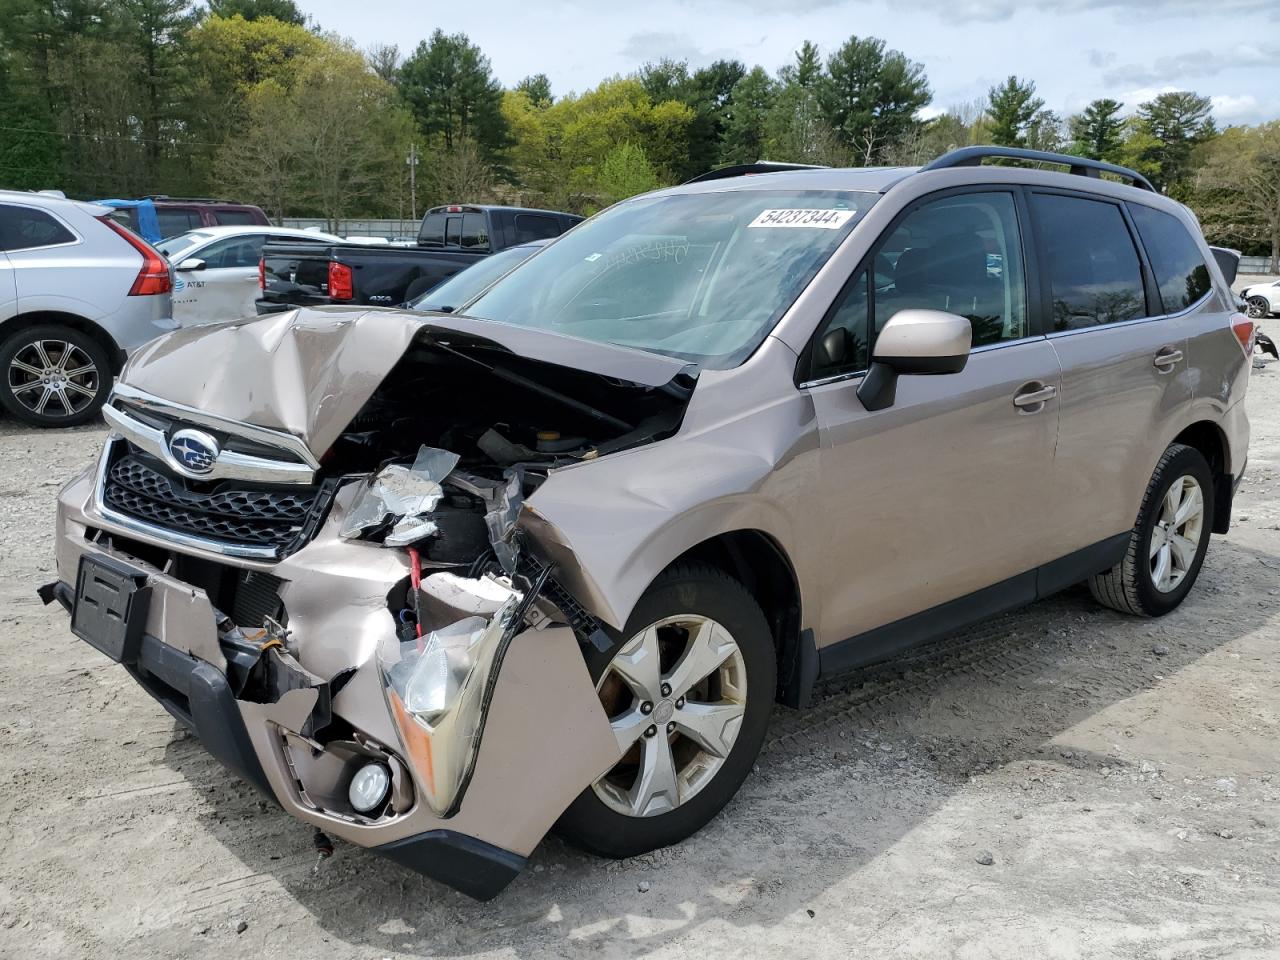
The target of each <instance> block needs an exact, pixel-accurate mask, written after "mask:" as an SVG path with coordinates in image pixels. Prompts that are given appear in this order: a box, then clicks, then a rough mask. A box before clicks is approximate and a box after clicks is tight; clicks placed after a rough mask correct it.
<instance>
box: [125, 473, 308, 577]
mask: <svg viewBox="0 0 1280 960" xmlns="http://www.w3.org/2000/svg"><path fill="white" fill-rule="evenodd" d="M102 499H103V502H104V505H105V506H107V507H108V508H110V509H111V510H114V511H116V512H118V513H121V514H124V515H125V516H128V517H131V518H133V519H135V520H138V521H141V522H142V523H145V524H147V525H148V526H151V527H160V528H163V530H165V531H174V532H176V533H179V534H183V535H186V536H191V537H199V538H201V539H202V540H207V541H213V542H212V543H210V544H209V546H210V547H211V548H213V549H215V550H216V549H218V547H219V546H223V545H225V546H235V547H245V546H248V547H257V548H264V549H265V550H269V551H271V552H272V553H274V555H275V556H283V555H284V554H285V553H287V552H289V550H290V549H291V548H293V547H295V546H296V545H297V544H298V542H299V541H300V540H301V539H302V538H303V536H304V533H305V531H306V529H307V527H308V521H309V520H311V519H312V517H313V514H314V513H315V511H316V510H317V509H318V508H319V507H320V504H321V500H322V498H321V496H320V492H319V489H318V488H316V487H298V486H290V487H287V488H275V489H272V488H268V487H262V486H254V485H249V484H244V483H241V482H239V481H234V480H224V481H219V482H216V483H211V484H210V483H196V482H192V481H188V480H186V479H185V478H182V477H179V476H176V475H173V474H171V473H170V472H169V471H167V470H166V469H164V468H163V466H161V465H160V464H159V463H157V462H156V461H154V460H152V459H151V458H149V457H146V456H144V455H142V454H139V453H136V452H127V453H125V454H124V455H123V456H121V457H119V458H118V459H116V460H115V461H114V462H113V463H111V464H110V466H109V467H108V468H107V472H106V476H105V478H104V483H103V486H102Z"/></svg>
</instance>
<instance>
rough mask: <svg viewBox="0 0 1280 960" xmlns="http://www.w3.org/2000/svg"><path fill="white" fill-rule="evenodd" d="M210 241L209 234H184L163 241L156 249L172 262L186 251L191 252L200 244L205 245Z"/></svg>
mask: <svg viewBox="0 0 1280 960" xmlns="http://www.w3.org/2000/svg"><path fill="white" fill-rule="evenodd" d="M208 239H209V235H208V234H207V233H182V234H179V235H178V236H176V237H170V238H169V239H168V240H161V241H160V242H159V243H157V244H156V249H157V250H159V251H160V252H161V253H163V254H164V255H165V256H166V257H168V258H169V259H170V260H172V259H173V258H174V257H175V256H177V255H178V254H180V253H182V251H184V250H190V249H191V248H192V247H194V246H195V245H196V244H198V243H203V242H204V241H206V240H208Z"/></svg>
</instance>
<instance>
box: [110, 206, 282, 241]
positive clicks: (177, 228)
mask: <svg viewBox="0 0 1280 960" xmlns="http://www.w3.org/2000/svg"><path fill="white" fill-rule="evenodd" d="M98 202H99V203H101V204H103V205H104V206H108V207H113V208H115V211H116V212H115V213H114V214H112V219H113V220H115V221H116V222H117V223H119V224H121V225H122V226H126V227H128V228H129V229H130V230H132V231H133V232H134V233H136V234H138V235H139V236H141V237H142V238H143V239H145V240H147V241H149V242H151V243H159V242H160V241H161V240H167V239H168V238H169V237H176V236H178V235H179V234H182V233H186V232H187V231H188V230H199V229H200V228H201V227H244V226H261V227H269V226H270V225H271V221H270V220H268V219H267V215H266V214H265V213H263V212H262V208H261V207H255V206H253V205H252V204H249V203H233V202H231V201H230V200H206V199H202V198H197V197H166V196H163V195H158V196H154V197H142V198H141V199H139V200H100V201H98Z"/></svg>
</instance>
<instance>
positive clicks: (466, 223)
mask: <svg viewBox="0 0 1280 960" xmlns="http://www.w3.org/2000/svg"><path fill="white" fill-rule="evenodd" d="M581 220H582V217H579V216H576V215H574V214H572V213H559V212H557V211H553V210H527V209H524V208H520V207H494V206H475V205H457V204H454V205H451V206H446V207H435V208H433V209H431V210H428V211H427V213H426V216H424V217H423V218H422V227H421V229H420V230H419V232H418V245H417V246H416V247H395V246H389V245H366V244H356V243H342V244H319V243H310V244H297V243H289V242H286V241H280V242H271V243H267V244H266V245H265V246H264V247H263V248H262V261H261V263H260V264H259V268H258V278H259V285H260V286H261V288H262V293H261V295H260V296H259V298H258V300H257V307H258V313H260V314H264V313H278V312H280V311H282V310H290V309H292V308H293V307H299V306H320V305H323V304H329V303H344V304H349V303H356V304H366V305H369V306H375V307H392V306H398V305H399V304H402V303H404V302H406V301H408V300H412V299H414V298H415V297H418V296H421V295H422V294H423V293H426V292H427V291H428V290H430V289H431V288H432V287H434V286H435V285H436V284H438V283H440V281H442V280H444V279H446V278H448V277H451V276H453V275H454V274H455V273H457V272H458V271H459V270H463V269H465V268H467V267H469V266H471V265H472V264H473V263H476V262H477V261H478V260H481V259H483V258H484V257H487V256H489V255H490V254H491V253H497V252H498V251H499V250H505V249H507V248H508V247H514V246H517V245H519V244H522V243H528V242H529V241H531V240H542V239H546V238H549V237H558V236H559V235H560V234H562V233H564V232H565V231H566V230H568V229H569V228H570V227H572V226H573V225H574V224H575V223H579V222H580V221H581Z"/></svg>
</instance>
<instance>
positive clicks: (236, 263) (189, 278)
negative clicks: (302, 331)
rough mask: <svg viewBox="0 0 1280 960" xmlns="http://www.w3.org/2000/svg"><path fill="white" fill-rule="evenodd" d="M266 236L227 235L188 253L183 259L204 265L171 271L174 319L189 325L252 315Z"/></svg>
mask: <svg viewBox="0 0 1280 960" xmlns="http://www.w3.org/2000/svg"><path fill="white" fill-rule="evenodd" d="M266 239H267V238H266V237H265V236H264V235H261V234H255V235H250V236H241V237H228V238H226V239H223V240H215V241H214V242H213V243H210V244H209V245H208V246H206V247H204V248H203V249H201V250H197V251H196V252H195V253H191V254H189V255H188V256H187V257H186V258H185V259H187V260H192V259H197V260H203V261H204V268H203V269H200V270H175V271H174V275H173V276H174V290H173V317H174V319H175V320H177V321H178V323H180V324H182V326H184V327H190V326H195V325H197V324H201V323H213V322H215V321H218V320H235V319H238V318H239V317H251V316H253V315H254V313H255V312H256V308H255V306H254V300H256V299H257V297H258V295H259V288H258V260H259V259H260V258H261V256H262V244H263V242H264V241H265V240H266ZM181 264H182V261H179V262H178V264H177V266H181Z"/></svg>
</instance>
